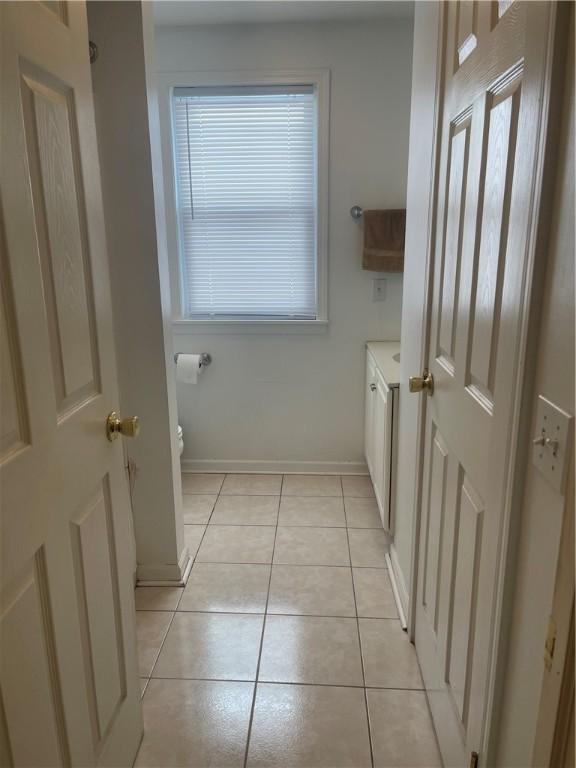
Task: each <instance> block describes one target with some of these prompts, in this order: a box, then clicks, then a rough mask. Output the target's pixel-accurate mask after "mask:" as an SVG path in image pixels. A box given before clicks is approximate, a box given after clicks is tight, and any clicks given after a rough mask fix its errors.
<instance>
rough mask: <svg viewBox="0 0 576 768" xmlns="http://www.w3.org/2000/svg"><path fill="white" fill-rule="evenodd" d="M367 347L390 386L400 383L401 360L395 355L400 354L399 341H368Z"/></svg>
mask: <svg viewBox="0 0 576 768" xmlns="http://www.w3.org/2000/svg"><path fill="white" fill-rule="evenodd" d="M366 348H367V349H368V351H369V352H370V354H371V355H372V357H373V358H374V361H375V363H376V366H377V367H378V370H379V371H380V373H381V374H382V376H383V377H384V380H385V381H386V383H387V384H388V386H389V387H394V386H396V387H397V386H398V385H399V384H400V362H399V359H398V361H397V360H394V355H398V358H399V356H400V342H399V341H367V342H366Z"/></svg>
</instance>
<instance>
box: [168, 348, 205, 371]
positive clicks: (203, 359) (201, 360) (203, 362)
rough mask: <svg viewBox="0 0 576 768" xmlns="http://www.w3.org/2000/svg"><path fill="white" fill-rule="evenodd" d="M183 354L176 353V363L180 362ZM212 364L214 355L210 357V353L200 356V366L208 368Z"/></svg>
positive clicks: (203, 353)
mask: <svg viewBox="0 0 576 768" xmlns="http://www.w3.org/2000/svg"><path fill="white" fill-rule="evenodd" d="M181 354H182V353H181V352H176V354H175V355H174V362H175V363H177V362H178V355H181ZM211 362H212V355H210V354H209V353H208V352H202V354H201V355H200V365H201V366H202V368H207V367H208V366H209V365H210V363H211Z"/></svg>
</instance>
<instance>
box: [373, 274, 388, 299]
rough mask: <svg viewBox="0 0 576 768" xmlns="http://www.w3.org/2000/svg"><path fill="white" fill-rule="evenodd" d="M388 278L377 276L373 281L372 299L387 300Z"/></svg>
mask: <svg viewBox="0 0 576 768" xmlns="http://www.w3.org/2000/svg"><path fill="white" fill-rule="evenodd" d="M385 299H386V278H385V277H377V278H375V279H374V280H373V281H372V301H385Z"/></svg>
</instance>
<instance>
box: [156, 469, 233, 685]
mask: <svg viewBox="0 0 576 768" xmlns="http://www.w3.org/2000/svg"><path fill="white" fill-rule="evenodd" d="M222 484H224V481H222ZM220 487H222V486H220ZM219 495H220V492H218V494H217V496H216V501H217V500H218V496H219ZM214 507H216V503H214ZM213 511H214V508H213V509H212V512H213ZM212 512H211V513H210V515H212ZM208 520H210V518H208ZM207 530H208V523H207V524H206V525H205V526H204V532H203V533H202V537H201V539H200V543H199V544H198V548H197V549H196V553H195V555H194V557H192V555H191V557H192V567H191V568H190V574H188V578H190V575H191V573H192V568H193V567H194V564H195V562H196V557H197V555H198V552H199V551H200V547H201V546H202V542H203V541H204V536H206V531H207ZM185 589H186V587H184V588H183V589H182V592H181V593H180V597H179V598H178V602H177V603H176V608H175V609H174V611H173V612H172V618H171V619H170V623H169V624H168V627H167V629H166V632H165V633H164V637H163V638H162V642H161V643H160V648H159V649H158V653H157V654H156V656H155V658H154V663H153V664H152V669H151V670H150V675H149V677H148V683H147V684H146V688H145V689H144V695H143V696H142V697H141V698H142V699H143V698H144V696H145V695H146V691H147V690H148V684H149V683H150V680H152V679H153V675H154V670H155V669H156V665H157V664H158V659H159V658H160V654H161V653H162V649H163V648H164V644H165V642H166V638H167V637H168V633H169V632H170V629H171V627H172V624H173V623H174V619H175V618H176V613H177V612H178V606H179V605H180V602H181V600H182V597H183V595H184V590H185ZM154 679H156V678H154ZM175 679H177V680H184V679H185V678H175Z"/></svg>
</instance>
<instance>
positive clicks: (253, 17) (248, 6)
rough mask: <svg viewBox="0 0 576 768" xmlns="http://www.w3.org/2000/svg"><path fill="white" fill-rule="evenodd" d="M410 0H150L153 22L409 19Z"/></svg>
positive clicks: (237, 22) (183, 23)
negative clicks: (152, 7) (152, 0)
mask: <svg viewBox="0 0 576 768" xmlns="http://www.w3.org/2000/svg"><path fill="white" fill-rule="evenodd" d="M413 12H414V3H413V2H412V1H411V0H384V1H382V0H368V1H366V0H320V1H318V0H289V1H288V2H286V1H285V0H154V21H155V24H156V25H157V26H161V27H169V26H182V25H188V24H255V23H258V24H269V23H278V22H289V21H321V20H328V19H332V20H341V21H353V20H361V19H411V18H412V15H413Z"/></svg>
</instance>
